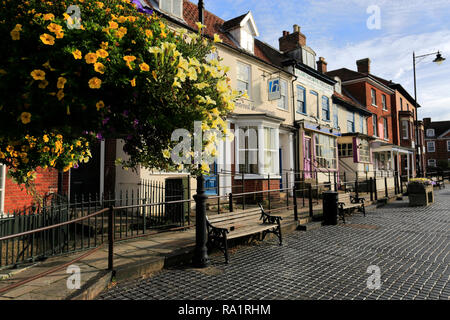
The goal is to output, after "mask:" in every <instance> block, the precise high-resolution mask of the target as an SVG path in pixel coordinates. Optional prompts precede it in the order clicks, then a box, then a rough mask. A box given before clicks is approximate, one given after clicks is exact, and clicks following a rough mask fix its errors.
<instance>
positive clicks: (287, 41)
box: [278, 24, 306, 52]
mask: <svg viewBox="0 0 450 320" xmlns="http://www.w3.org/2000/svg"><path fill="white" fill-rule="evenodd" d="M293 29H294V32H293V33H291V34H289V32H288V31H283V36H282V37H281V38H280V39H279V40H278V41H279V43H280V51H282V52H289V51H292V50H295V49H297V48H300V47H302V46H305V45H306V36H305V35H304V34H303V33H301V32H300V27H299V26H298V25H296V24H295V25H294V28H293Z"/></svg>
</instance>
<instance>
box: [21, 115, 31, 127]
mask: <svg viewBox="0 0 450 320" xmlns="http://www.w3.org/2000/svg"><path fill="white" fill-rule="evenodd" d="M20 120H21V121H22V123H23V124H28V123H30V122H31V113H29V112H22V114H21V115H20Z"/></svg>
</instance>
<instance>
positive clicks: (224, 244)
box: [223, 232, 230, 264]
mask: <svg viewBox="0 0 450 320" xmlns="http://www.w3.org/2000/svg"><path fill="white" fill-rule="evenodd" d="M223 252H224V255H225V263H226V264H228V263H229V261H230V259H229V257H228V244H227V233H226V232H224V234H223Z"/></svg>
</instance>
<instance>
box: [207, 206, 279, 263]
mask: <svg viewBox="0 0 450 320" xmlns="http://www.w3.org/2000/svg"><path fill="white" fill-rule="evenodd" d="M281 220H283V218H282V217H279V216H272V215H270V214H267V213H266V212H265V211H264V208H263V207H262V206H261V204H259V208H255V209H249V210H245V211H241V212H230V213H224V214H218V215H214V216H210V217H208V216H207V217H206V226H207V229H208V243H207V246H208V249H212V248H213V247H216V248H218V249H220V250H221V251H222V252H223V253H224V255H225V262H226V263H228V262H229V256H228V243H227V241H228V240H231V239H236V238H240V237H244V236H248V235H253V234H259V233H261V232H262V239H261V241H262V240H264V238H265V237H266V235H267V234H268V233H273V234H275V235H276V236H277V237H278V239H279V241H280V246H281V245H282V237H281V224H280V221H281Z"/></svg>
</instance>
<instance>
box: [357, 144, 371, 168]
mask: <svg viewBox="0 0 450 320" xmlns="http://www.w3.org/2000/svg"><path fill="white" fill-rule="evenodd" d="M359 162H364V163H370V144H369V141H367V140H365V139H364V140H361V141H360V147H359Z"/></svg>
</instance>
